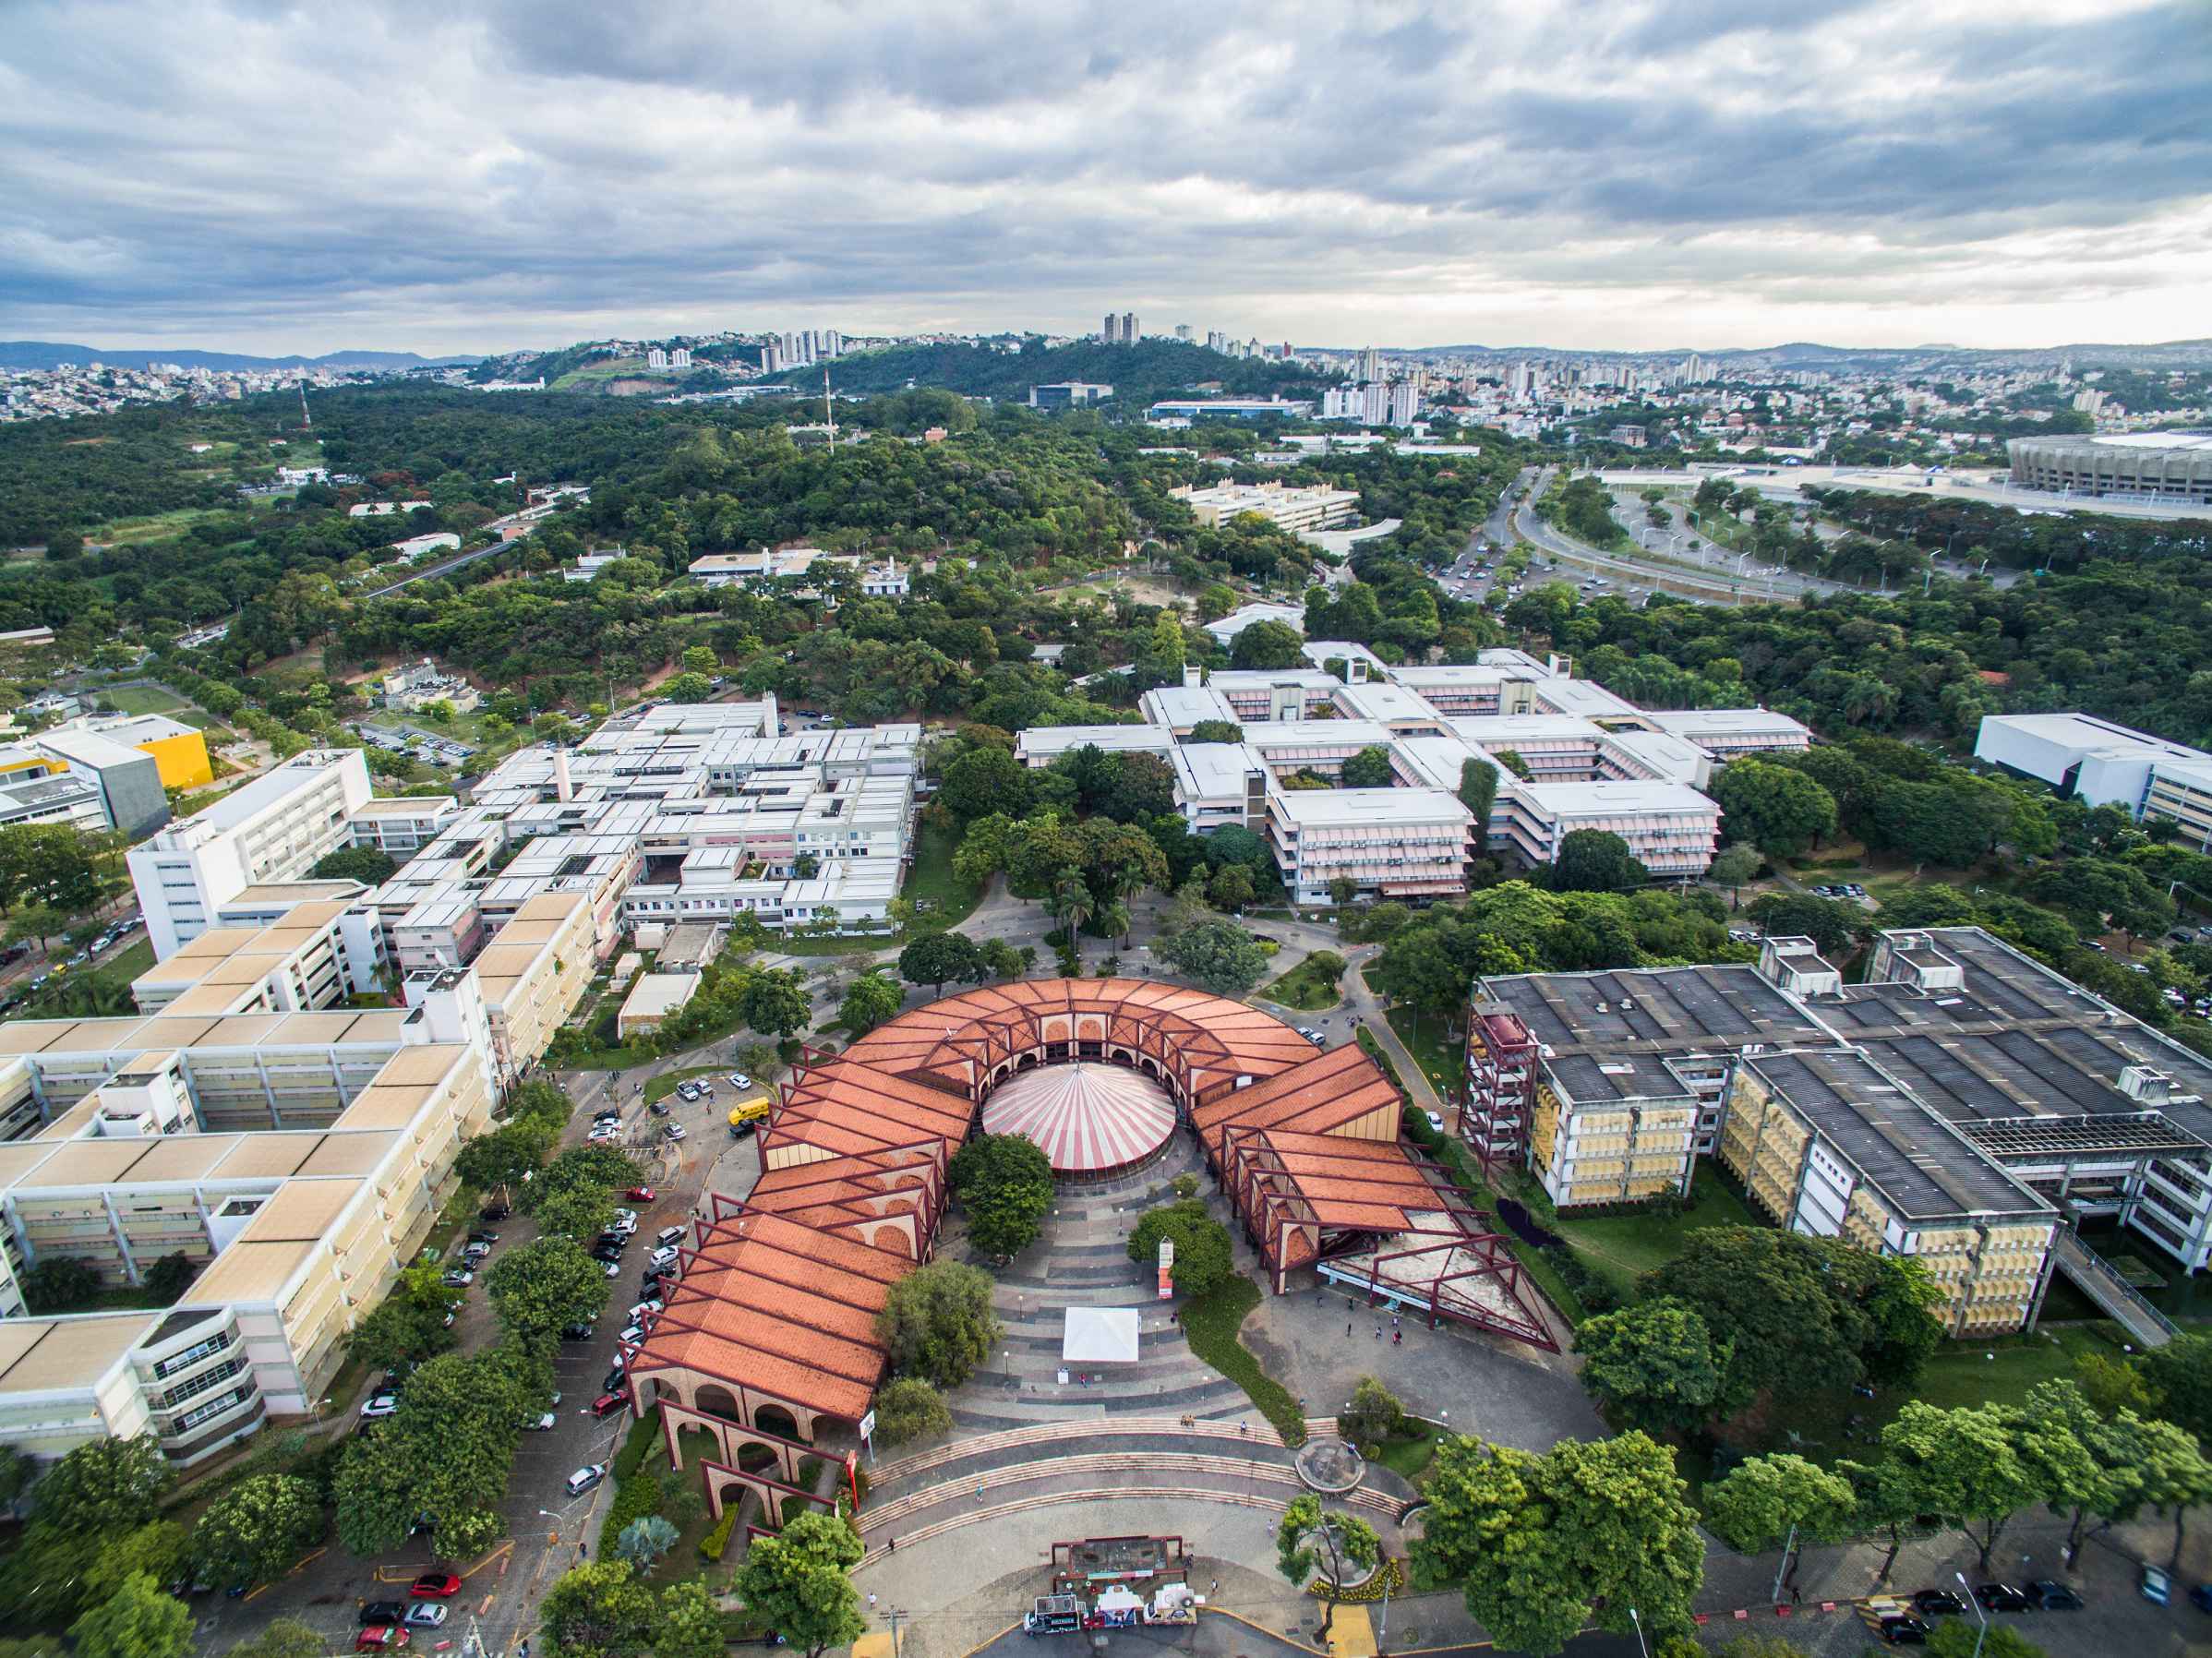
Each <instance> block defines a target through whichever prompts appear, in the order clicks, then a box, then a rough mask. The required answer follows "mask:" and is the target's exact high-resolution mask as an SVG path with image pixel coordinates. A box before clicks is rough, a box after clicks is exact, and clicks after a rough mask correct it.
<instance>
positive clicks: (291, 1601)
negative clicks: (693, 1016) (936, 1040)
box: [193, 1062, 757, 1652]
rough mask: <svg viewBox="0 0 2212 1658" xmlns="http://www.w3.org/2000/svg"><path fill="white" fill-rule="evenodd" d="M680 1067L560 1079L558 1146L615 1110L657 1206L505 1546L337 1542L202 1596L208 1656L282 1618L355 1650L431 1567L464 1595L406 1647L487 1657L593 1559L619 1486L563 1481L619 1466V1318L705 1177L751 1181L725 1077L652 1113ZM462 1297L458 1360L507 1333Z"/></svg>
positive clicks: (526, 1441)
mask: <svg viewBox="0 0 2212 1658" xmlns="http://www.w3.org/2000/svg"><path fill="white" fill-rule="evenodd" d="M674 1069H679V1066H678V1065H677V1064H676V1063H675V1062H669V1063H667V1064H665V1065H661V1066H655V1067H652V1068H650V1069H643V1070H637V1071H632V1072H629V1073H619V1072H613V1073H610V1072H591V1073H581V1074H572V1075H570V1076H566V1077H563V1078H561V1079H560V1080H561V1081H562V1083H563V1084H564V1086H565V1087H567V1088H568V1091H569V1093H570V1097H571V1099H573V1100H575V1102H576V1105H577V1111H576V1112H575V1114H574V1116H572V1117H571V1120H570V1122H569V1124H568V1127H567V1129H566V1130H565V1132H564V1133H563V1135H562V1142H561V1143H562V1145H563V1147H567V1146H573V1145H580V1144H583V1142H584V1140H585V1139H586V1137H587V1136H588V1135H589V1134H590V1132H591V1129H592V1125H593V1116H594V1112H595V1111H598V1110H602V1109H607V1107H608V1106H609V1104H610V1102H615V1101H619V1105H620V1112H621V1115H620V1122H621V1124H622V1129H621V1143H622V1144H623V1145H624V1148H625V1149H633V1150H634V1151H635V1153H636V1155H638V1158H639V1161H640V1162H641V1164H642V1165H643V1167H644V1168H645V1169H646V1170H647V1171H648V1174H647V1180H648V1182H649V1183H650V1184H651V1186H652V1190H653V1197H652V1199H651V1200H650V1201H637V1202H631V1201H629V1200H627V1199H623V1200H620V1201H621V1205H622V1207H626V1208H630V1209H632V1210H634V1211H636V1218H637V1226H636V1231H635V1232H634V1233H633V1235H632V1237H631V1242H630V1243H629V1245H628V1247H627V1248H626V1249H625V1250H624V1251H623V1252H622V1253H621V1257H620V1259H619V1264H618V1271H617V1274H616V1276H614V1277H613V1278H612V1279H610V1280H608V1289H609V1291H610V1292H611V1293H610V1295H609V1298H608V1301H607V1313H606V1314H605V1315H603V1316H601V1317H600V1318H599V1319H598V1320H597V1322H596V1324H595V1327H594V1328H593V1330H592V1333H591V1335H590V1337H589V1339H588V1340H563V1341H562V1342H560V1344H559V1348H558V1349H557V1351H556V1352H555V1354H554V1364H553V1368H554V1387H555V1388H557V1389H558V1390H559V1395H560V1403H559V1406H558V1407H557V1408H556V1409H555V1410H554V1411H553V1412H551V1416H552V1425H551V1426H550V1427H547V1428H545V1429H542V1430H535V1429H534V1430H532V1431H530V1432H527V1433H524V1434H523V1436H522V1438H521V1441H520V1443H519V1445H518V1448H517V1449H516V1451H515V1459H514V1472H513V1477H512V1478H511V1481H510V1482H509V1485H508V1496H507V1506H506V1510H505V1513H506V1519H507V1522H508V1529H509V1532H510V1536H509V1539H508V1540H507V1541H504V1542H502V1543H500V1544H497V1545H496V1546H494V1547H493V1548H492V1549H490V1550H489V1551H487V1553H486V1554H485V1555H483V1556H480V1557H479V1558H477V1559H475V1560H437V1559H434V1558H433V1557H432V1556H431V1555H430V1551H429V1547H428V1543H427V1538H421V1539H416V1540H415V1541H413V1542H411V1543H410V1544H407V1545H406V1546H405V1547H403V1548H401V1549H399V1550H396V1551H394V1552H393V1553H392V1554H391V1555H389V1556H383V1557H381V1558H379V1559H375V1560H364V1559H361V1558H358V1557H357V1556H353V1555H351V1554H348V1553H347V1552H346V1551H345V1549H344V1548H343V1547H342V1546H341V1545H340V1544H338V1543H337V1542H336V1541H335V1539H333V1540H332V1541H331V1544H329V1546H328V1547H327V1548H325V1549H323V1550H321V1551H319V1553H317V1554H315V1555H313V1556H309V1558H308V1559H307V1560H306V1561H303V1562H302V1563H301V1564H300V1565H299V1566H298V1567H297V1568H295V1569H294V1570H293V1571H292V1572H291V1573H290V1574H288V1575H287V1576H285V1577H284V1578H283V1579H281V1580H278V1581H277V1582H275V1583H272V1584H270V1585H269V1586H268V1587H266V1588H264V1589H262V1590H259V1591H258V1592H255V1593H254V1594H252V1595H250V1596H248V1597H247V1598H246V1599H243V1600H236V1601H233V1600H227V1599H225V1598H224V1597H223V1596H222V1595H221V1594H206V1595H201V1596H198V1597H197V1598H195V1600H194V1602H193V1610H194V1612H195V1614H196V1615H197V1616H198V1618H199V1620H200V1621H199V1624H198V1637H199V1640H200V1642H201V1645H202V1648H203V1650H206V1651H212V1652H223V1651H227V1650H228V1649H229V1648H230V1647H231V1646H232V1645H233V1644H234V1643H235V1642H237V1641H240V1640H247V1639H250V1638H251V1637H252V1636H254V1635H255V1634H257V1633H258V1631H259V1630H261V1629H262V1628H265V1627H266V1626H267V1625H268V1624H269V1622H270V1620H271V1619H273V1618H277V1617H295V1618H298V1619H299V1620H301V1621H302V1622H304V1623H306V1624H307V1625H308V1626H309V1627H310V1628H314V1629H315V1630H316V1631H317V1632H318V1633H319V1634H320V1635H321V1636H322V1637H323V1638H324V1640H326V1641H327V1642H328V1643H329V1644H330V1646H331V1649H332V1650H333V1651H344V1650H348V1649H350V1648H351V1647H352V1646H353V1644H354V1641H355V1635H356V1632H357V1630H358V1629H359V1628H361V1624H360V1617H361V1614H362V1612H363V1610H364V1608H365V1607H366V1606H367V1604H370V1603H373V1602H379V1601H390V1600H395V1599H396V1600H400V1601H403V1602H404V1601H408V1600H410V1599H411V1598H412V1597H411V1596H410V1595H409V1592H408V1590H409V1585H410V1584H411V1583H412V1582H413V1580H415V1577H416V1576H417V1575H418V1574H420V1573H423V1572H426V1571H430V1570H433V1569H437V1570H442V1571H445V1572H448V1573H451V1575H453V1576H455V1577H458V1578H459V1579H460V1580H461V1582H460V1586H459V1587H458V1589H457V1590H456V1591H455V1592H454V1593H453V1594H452V1595H451V1597H450V1598H446V1599H445V1600H444V1602H443V1604H446V1605H447V1606H448V1607H449V1608H450V1612H449V1616H448V1620H447V1623H446V1625H445V1626H444V1627H443V1628H418V1629H416V1630H415V1631H414V1635H413V1639H412V1640H411V1643H410V1650H414V1651H422V1650H436V1648H437V1646H438V1644H439V1642H451V1646H452V1648H453V1649H454V1650H456V1651H458V1650H461V1642H462V1640H463V1637H464V1636H465V1634H466V1633H467V1630H468V1628H469V1620H470V1619H471V1618H474V1619H475V1620H476V1627H477V1628H478V1630H479V1631H480V1633H481V1635H482V1638H483V1640H484V1645H485V1650H486V1651H487V1652H501V1651H509V1650H513V1649H514V1648H515V1646H516V1645H517V1643H519V1642H520V1640H522V1639H523V1637H524V1636H527V1635H529V1634H530V1633H531V1632H532V1630H533V1629H534V1628H535V1623H536V1604H537V1601H538V1599H539V1597H540V1596H541V1595H542V1594H543V1593H544V1592H545V1590H546V1589H547V1587H548V1586H549V1585H550V1584H551V1583H552V1582H553V1580H555V1579H556V1578H558V1577H559V1575H560V1573H561V1572H563V1571H565V1570H566V1569H568V1568H570V1567H571V1566H573V1565H575V1564H576V1562H577V1561H578V1560H579V1559H580V1558H584V1557H595V1556H596V1555H597V1550H598V1529H599V1520H600V1518H601V1517H602V1516H603V1515H604V1513H605V1512H606V1505H607V1502H608V1501H609V1500H611V1497H612V1494H613V1482H612V1481H611V1479H608V1480H603V1481H601V1482H600V1483H599V1484H596V1485H595V1486H594V1487H593V1488H591V1489H588V1490H585V1491H583V1492H582V1493H581V1494H579V1495H573V1496H572V1495H571V1493H570V1492H569V1490H568V1488H567V1481H568V1479H569V1476H570V1475H571V1474H572V1473H573V1472H576V1471H577V1470H579V1469H582V1468H586V1467H590V1466H593V1465H595V1464H600V1463H610V1462H612V1461H613V1460H614V1456H615V1452H616V1451H617V1450H618V1449H619V1448H620V1446H621V1443H622V1438H623V1436H624V1435H625V1434H626V1433H628V1432H629V1429H630V1426H631V1418H630V1416H629V1413H628V1412H626V1411H618V1412H614V1413H612V1414H609V1415H607V1416H605V1417H600V1416H595V1414H593V1404H594V1401H595V1400H597V1399H598V1398H599V1397H600V1395H601V1394H602V1393H604V1392H605V1391H606V1384H607V1382H608V1381H609V1380H610V1379H612V1378H611V1377H610V1372H611V1371H612V1370H613V1368H614V1367H615V1365H616V1364H617V1362H618V1354H617V1350H616V1344H617V1338H618V1334H619V1331H620V1330H621V1328H623V1326H624V1323H625V1322H626V1315H627V1313H628V1311H629V1309H630V1308H631V1306H632V1305H633V1304H636V1303H638V1302H639V1301H640V1300H642V1299H643V1297H642V1295H641V1291H642V1289H643V1275H644V1271H645V1266H646V1261H647V1258H648V1257H649V1256H650V1255H651V1253H652V1251H653V1249H654V1247H655V1234H657V1233H659V1232H661V1231H665V1230H666V1229H668V1228H671V1227H682V1226H687V1225H688V1224H689V1222H690V1220H691V1216H692V1213H693V1211H694V1208H695V1207H697V1205H698V1203H699V1197H700V1193H701V1192H702V1190H703V1188H704V1187H705V1186H706V1185H707V1184H708V1183H710V1181H711V1182H713V1183H716V1184H718V1186H719V1187H720V1189H723V1190H726V1191H728V1192H729V1193H730V1194H731V1195H736V1196H741V1195H743V1194H744V1193H745V1192H747V1191H749V1190H750V1189H751V1177H752V1159H753V1156H754V1153H753V1150H752V1143H751V1139H750V1138H747V1139H743V1140H733V1139H732V1138H731V1136H730V1135H729V1131H728V1128H727V1122H726V1119H727V1113H728V1111H729V1108H730V1106H731V1105H732V1104H733V1103H735V1101H736V1100H737V1099H739V1098H749V1097H751V1096H750V1095H749V1094H748V1095H739V1094H738V1093H736V1092H734V1091H733V1090H732V1088H731V1087H730V1085H729V1083H728V1080H727V1072H725V1073H721V1074H717V1075H715V1088H714V1092H713V1094H712V1095H711V1096H710V1095H708V1094H707V1093H705V1092H703V1091H701V1092H698V1093H697V1095H696V1097H695V1098H693V1099H684V1098H682V1097H681V1096H680V1095H679V1094H677V1093H673V1092H671V1093H670V1094H669V1095H668V1097H667V1106H668V1111H667V1114H666V1115H659V1114H655V1112H653V1111H650V1110H648V1109H647V1107H646V1106H645V1103H644V1099H643V1090H644V1086H645V1083H646V1081H647V1080H648V1078H649V1077H650V1076H651V1075H655V1074H657V1073H659V1072H661V1071H666V1070H674ZM756 1091H757V1090H756ZM671 1125H676V1126H680V1127H681V1128H683V1130H684V1131H685V1132H684V1137H683V1139H682V1140H680V1141H669V1140H667V1139H666V1138H665V1137H664V1135H665V1131H666V1130H667V1128H668V1127H669V1126H671ZM470 1230H474V1231H493V1232H497V1233H498V1234H499V1239H498V1242H497V1243H494V1244H493V1245H492V1247H491V1249H490V1251H489V1252H488V1254H487V1256H485V1257H484V1259H483V1262H482V1267H483V1268H489V1266H490V1265H491V1264H492V1263H494V1262H496V1261H497V1260H498V1259H499V1256H500V1255H502V1254H503V1253H504V1252H506V1251H507V1250H510V1249H512V1248H513V1247H515V1246H516V1245H517V1244H519V1243H527V1242H529V1241H530V1240H532V1239H533V1238H535V1236H536V1235H537V1229H536V1226H535V1222H533V1221H532V1220H530V1219H528V1218H527V1217H525V1216H523V1215H509V1216H507V1217H505V1218H504V1219H499V1220H498V1221H488V1222H486V1221H477V1222H472V1225H471V1229H470ZM463 1243H465V1234H464V1236H463V1237H462V1238H456V1239H455V1241H454V1253H455V1254H456V1255H458V1253H459V1252H460V1250H461V1248H462V1247H463ZM457 1293H458V1294H459V1295H460V1296H461V1304H460V1306H459V1308H458V1310H457V1313H456V1316H455V1320H454V1325H453V1333H454V1337H455V1339H456V1341H457V1343H458V1345H459V1347H460V1349H461V1351H463V1352H475V1351H479V1350H481V1349H483V1348H485V1347H487V1346H489V1345H490V1344H491V1343H492V1342H493V1341H494V1340H497V1338H498V1334H499V1329H498V1322H497V1320H496V1319H495V1318H494V1316H493V1315H492V1311H491V1307H490V1304H489V1302H488V1299H487V1296H486V1295H485V1292H484V1279H483V1271H482V1270H481V1269H479V1270H478V1271H477V1272H476V1274H475V1280H474V1281H473V1282H472V1283H471V1284H469V1285H468V1286H466V1287H465V1288H464V1289H462V1290H459V1291H457ZM586 1551H588V1556H587V1554H586Z"/></svg>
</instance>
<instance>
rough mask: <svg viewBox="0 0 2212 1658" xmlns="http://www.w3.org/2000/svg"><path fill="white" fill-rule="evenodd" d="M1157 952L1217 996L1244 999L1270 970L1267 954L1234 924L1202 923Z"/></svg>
mask: <svg viewBox="0 0 2212 1658" xmlns="http://www.w3.org/2000/svg"><path fill="white" fill-rule="evenodd" d="M1231 867H1232V868H1233V867H1236V866H1231ZM1154 949H1155V950H1156V951H1157V952H1158V954H1159V955H1160V958H1161V959H1162V960H1164V961H1166V962H1167V964H1168V965H1169V966H1170V967H1173V968H1175V969H1176V970H1177V971H1178V972H1180V973H1184V974H1186V975H1188V976H1189V977H1190V978H1192V979H1196V981H1197V982H1198V983H1199V984H1200V985H1201V986H1203V987H1204V988H1205V989H1207V990H1209V991H1213V992H1214V994H1216V995H1217V996H1242V995H1243V994H1244V993H1245V992H1246V991H1249V990H1251V988H1252V987H1253V986H1254V985H1256V984H1257V983H1258V982H1259V981H1260V979H1261V977H1262V976H1263V975H1264V974H1265V973H1266V972H1267V970H1268V956H1267V952H1266V951H1264V950H1262V949H1261V948H1260V947H1259V943H1258V941H1257V940H1256V939H1255V938H1253V936H1252V935H1251V934H1250V933H1248V932H1246V931H1244V929H1243V928H1242V927H1239V926H1237V925H1236V924H1235V923H1234V922H1233V921H1218V920H1217V921H1201V922H1199V923H1198V924H1197V925H1196V927H1188V928H1185V929H1184V931H1181V932H1179V933H1177V934H1176V935H1175V936H1174V937H1173V938H1171V939H1164V940H1162V941H1161V942H1160V943H1159V944H1157V945H1155V946H1154Z"/></svg>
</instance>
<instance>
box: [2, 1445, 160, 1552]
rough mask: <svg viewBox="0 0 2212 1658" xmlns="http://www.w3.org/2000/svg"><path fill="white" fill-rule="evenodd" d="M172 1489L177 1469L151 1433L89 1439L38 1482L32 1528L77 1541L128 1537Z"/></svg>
mask: <svg viewBox="0 0 2212 1658" xmlns="http://www.w3.org/2000/svg"><path fill="white" fill-rule="evenodd" d="M174 1484H176V1469H175V1467H174V1465H173V1464H172V1463H171V1462H170V1461H169V1460H168V1459H167V1458H166V1457H164V1456H162V1448H161V1445H160V1444H159V1442H158V1441H156V1440H155V1438H154V1436H152V1435H151V1434H140V1435H138V1436H137V1437H136V1438H132V1439H93V1440H89V1441H87V1442H86V1443H85V1444H83V1445H80V1446H78V1448H76V1449H75V1450H73V1451H71V1452H69V1454H68V1455H66V1456H65V1457H64V1458H63V1459H62V1460H60V1461H58V1462H56V1463H55V1464H54V1466H53V1468H52V1469H50V1470H48V1472H47V1473H46V1477H45V1478H44V1479H42V1480H41V1481H40V1482H39V1486H38V1516H37V1520H36V1523H37V1524H39V1525H41V1526H46V1527H51V1528H53V1529H54V1531H55V1532H61V1533H64V1534H67V1535H71V1536H76V1537H79V1538H86V1537H97V1536H100V1535H102V1534H104V1533H107V1532H127V1531H129V1530H130V1529H131V1528H132V1527H134V1526H137V1525H138V1524H139V1523H141V1522H142V1521H143V1520H145V1519H146V1518H147V1516H149V1515H150V1514H151V1513H152V1512H153V1511H154V1508H156V1506H157V1505H159V1503H160V1502H161V1499H162V1496H165V1495H166V1494H167V1492H168V1490H169V1488H170V1486H172V1485H174Z"/></svg>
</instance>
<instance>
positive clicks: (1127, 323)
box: [1122, 311, 1144, 345]
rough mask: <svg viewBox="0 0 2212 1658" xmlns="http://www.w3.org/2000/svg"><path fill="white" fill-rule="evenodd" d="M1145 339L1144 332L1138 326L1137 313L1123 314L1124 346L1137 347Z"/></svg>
mask: <svg viewBox="0 0 2212 1658" xmlns="http://www.w3.org/2000/svg"><path fill="white" fill-rule="evenodd" d="M1143 338H1144V330H1142V329H1140V328H1138V327H1137V326H1136V312H1135V311H1124V312H1123V313H1122V343H1123V344H1124V345H1135V344H1136V342H1138V341H1139V340H1141V339H1143Z"/></svg>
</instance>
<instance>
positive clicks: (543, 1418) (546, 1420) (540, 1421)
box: [523, 1411, 559, 1434]
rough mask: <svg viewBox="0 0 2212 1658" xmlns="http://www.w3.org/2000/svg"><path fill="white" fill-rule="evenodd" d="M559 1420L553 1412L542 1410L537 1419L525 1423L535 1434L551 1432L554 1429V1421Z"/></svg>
mask: <svg viewBox="0 0 2212 1658" xmlns="http://www.w3.org/2000/svg"><path fill="white" fill-rule="evenodd" d="M557 1421H559V1418H558V1417H556V1416H555V1415H554V1414H553V1412H550V1411H541V1412H538V1414H537V1416H536V1417H535V1419H534V1420H533V1421H530V1422H526V1423H524V1424H523V1426H524V1427H526V1428H528V1429H529V1430H530V1431H531V1432H532V1433H534V1434H549V1433H551V1432H552V1431H553V1424H554V1423H555V1422H557Z"/></svg>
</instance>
